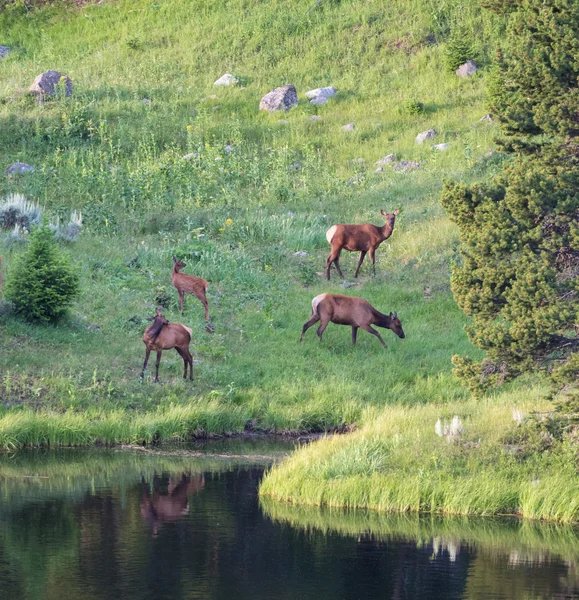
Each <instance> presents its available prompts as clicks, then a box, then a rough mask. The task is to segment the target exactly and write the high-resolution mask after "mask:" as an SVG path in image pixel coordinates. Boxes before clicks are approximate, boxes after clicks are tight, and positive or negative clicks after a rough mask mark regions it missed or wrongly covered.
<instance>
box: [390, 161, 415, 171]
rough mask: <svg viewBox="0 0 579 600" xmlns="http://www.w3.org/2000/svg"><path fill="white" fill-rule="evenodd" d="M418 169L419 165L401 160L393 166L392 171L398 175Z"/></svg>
mask: <svg viewBox="0 0 579 600" xmlns="http://www.w3.org/2000/svg"><path fill="white" fill-rule="evenodd" d="M419 168H420V163H419V162H416V161H413V160H401V161H400V162H399V163H396V164H395V165H394V170H395V171H397V172H398V173H408V171H414V170H416V169H419Z"/></svg>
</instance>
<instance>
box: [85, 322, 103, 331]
mask: <svg viewBox="0 0 579 600" xmlns="http://www.w3.org/2000/svg"><path fill="white" fill-rule="evenodd" d="M86 328H87V329H88V330H89V331H98V330H99V329H100V328H101V326H100V325H97V324H96V323H92V324H91V325H87V326H86Z"/></svg>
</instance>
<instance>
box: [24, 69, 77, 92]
mask: <svg viewBox="0 0 579 600" xmlns="http://www.w3.org/2000/svg"><path fill="white" fill-rule="evenodd" d="M60 85H63V87H64V94H65V95H66V96H67V97H68V96H71V95H72V79H71V78H70V77H67V76H66V75H62V73H59V72H58V71H46V72H44V73H41V74H40V75H39V76H38V77H37V78H36V79H35V80H34V82H33V84H32V85H31V86H30V88H29V90H28V91H29V92H30V93H31V94H34V95H35V96H38V97H39V99H42V98H44V96H54V95H55V94H57V93H58V90H59V89H60V88H59V86H60Z"/></svg>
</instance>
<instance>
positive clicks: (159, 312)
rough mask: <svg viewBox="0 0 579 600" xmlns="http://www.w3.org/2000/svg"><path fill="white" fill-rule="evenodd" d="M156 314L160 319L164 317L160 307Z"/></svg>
mask: <svg viewBox="0 0 579 600" xmlns="http://www.w3.org/2000/svg"><path fill="white" fill-rule="evenodd" d="M155 314H156V315H157V316H158V317H162V316H163V315H162V314H161V309H160V308H158V307H157V308H156V309H155Z"/></svg>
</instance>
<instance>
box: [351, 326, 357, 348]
mask: <svg viewBox="0 0 579 600" xmlns="http://www.w3.org/2000/svg"><path fill="white" fill-rule="evenodd" d="M357 335H358V328H357V327H352V344H355V343H356V336H357Z"/></svg>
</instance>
